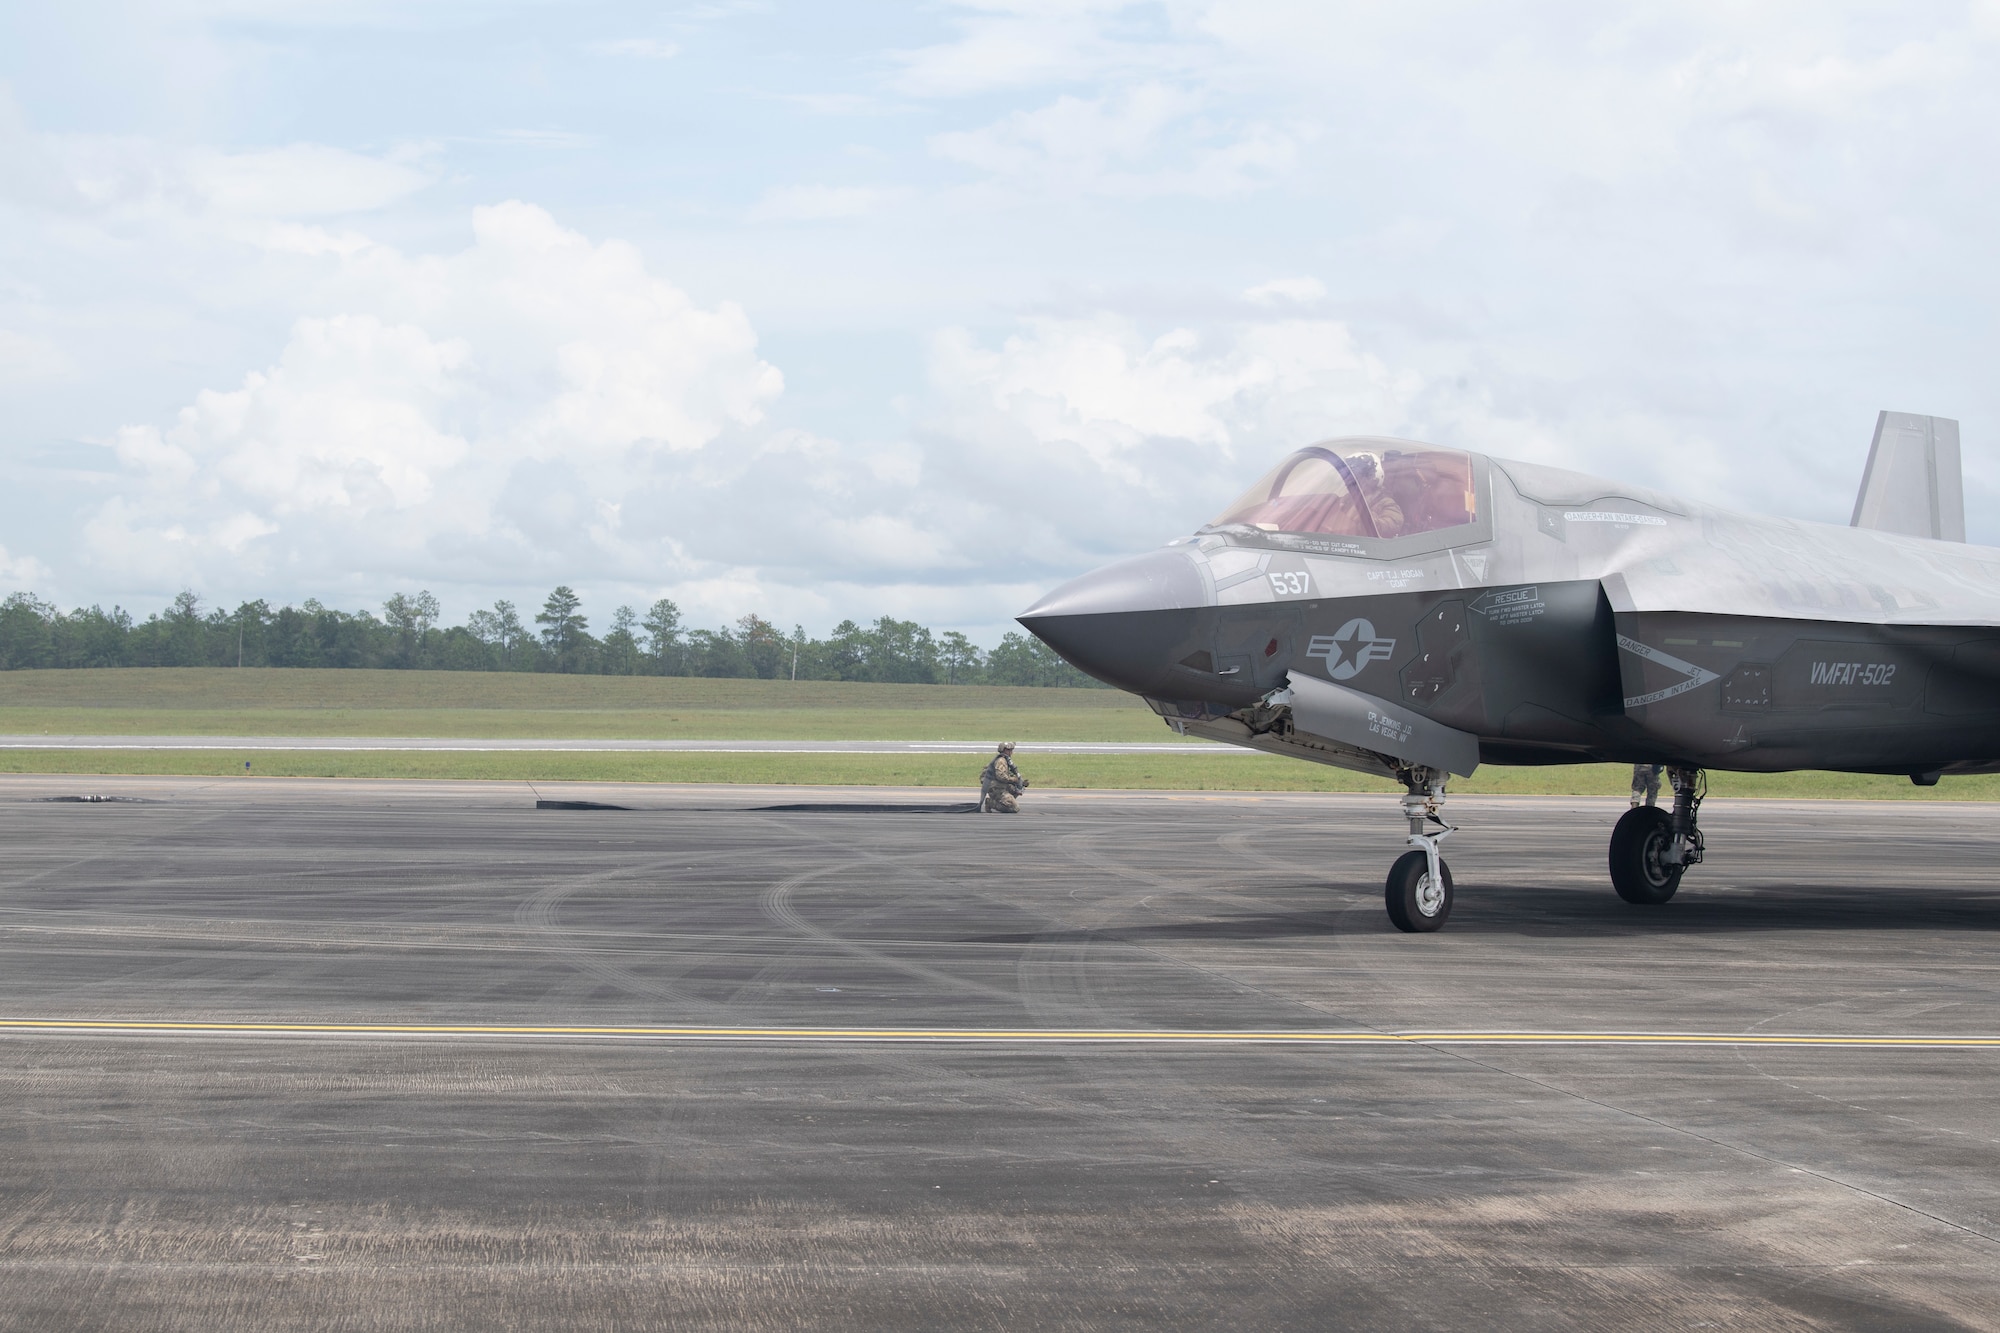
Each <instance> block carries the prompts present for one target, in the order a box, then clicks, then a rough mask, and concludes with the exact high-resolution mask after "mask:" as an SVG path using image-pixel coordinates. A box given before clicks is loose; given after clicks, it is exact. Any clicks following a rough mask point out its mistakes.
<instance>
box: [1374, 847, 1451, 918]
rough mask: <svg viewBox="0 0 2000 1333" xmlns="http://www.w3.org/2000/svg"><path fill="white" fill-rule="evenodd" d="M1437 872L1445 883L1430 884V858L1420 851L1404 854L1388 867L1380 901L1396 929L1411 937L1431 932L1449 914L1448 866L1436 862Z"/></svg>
mask: <svg viewBox="0 0 2000 1333" xmlns="http://www.w3.org/2000/svg"><path fill="white" fill-rule="evenodd" d="M1438 870H1439V871H1440V872H1441V873H1440V874H1439V876H1438V878H1440V879H1442V880H1443V881H1444V883H1443V884H1441V885H1433V884H1432V883H1431V862H1430V857H1428V856H1426V855H1425V854H1424V853H1423V852H1420V851H1408V852H1404V853H1403V854H1402V855H1401V856H1399V857H1397V858H1396V864H1395V865H1393V866H1390V867H1389V883H1388V886H1387V888H1386V890H1385V891H1384V893H1383V898H1384V900H1385V901H1386V902H1387V903H1388V907H1389V920H1390V921H1392V922H1394V923H1395V926H1396V929H1397V930H1405V931H1410V932H1411V933H1413V934H1419V933H1423V932H1427V931H1433V930H1436V929H1437V928H1438V927H1439V926H1442V925H1443V924H1444V923H1445V919H1446V918H1447V917H1449V916H1450V915H1451V867H1450V866H1448V865H1446V864H1445V863H1444V862H1442V861H1439V862H1438Z"/></svg>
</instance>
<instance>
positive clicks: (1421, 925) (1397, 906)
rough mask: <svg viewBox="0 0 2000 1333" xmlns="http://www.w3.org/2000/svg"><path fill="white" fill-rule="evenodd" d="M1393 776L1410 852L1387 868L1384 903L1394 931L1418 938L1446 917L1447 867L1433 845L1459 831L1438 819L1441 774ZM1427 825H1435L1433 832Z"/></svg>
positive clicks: (1419, 771)
mask: <svg viewBox="0 0 2000 1333" xmlns="http://www.w3.org/2000/svg"><path fill="white" fill-rule="evenodd" d="M1397 776H1398V777H1400V778H1401V779H1402V780H1403V791H1404V795H1403V815H1404V817H1405V818H1407V819H1408V820H1409V821H1410V838H1409V842H1410V848H1411V850H1409V851H1407V852H1404V853H1403V854H1402V855H1401V856H1399V857H1397V858H1396V864H1395V865H1393V866H1391V867H1389V882H1388V885H1387V886H1386V888H1385V890H1384V893H1383V897H1384V900H1385V901H1386V902H1387V904H1388V908H1389V920H1390V921H1391V922H1393V923H1394V924H1395V927H1396V929H1397V930H1403V931H1410V932H1412V933H1423V932H1428V931H1433V930H1436V929H1437V928H1438V927H1440V926H1442V925H1443V924H1444V923H1445V919H1446V918H1447V917H1449V916H1450V915H1451V867H1449V866H1447V865H1446V864H1445V863H1444V858H1443V857H1442V856H1440V855H1438V844H1439V843H1441V842H1443V841H1444V840H1445V839H1446V838H1448V837H1450V836H1451V835H1452V834H1454V833H1456V832H1458V830H1457V829H1455V828H1453V827H1452V826H1451V825H1449V824H1447V823H1445V822H1444V819H1443V817H1442V816H1441V815H1440V814H1439V811H1441V810H1442V809H1443V808H1444V782H1445V775H1444V773H1443V772H1441V771H1440V770H1438V769H1435V768H1423V767H1413V768H1406V769H1404V770H1402V772H1400V773H1398V774H1397ZM1431 824H1436V825H1437V829H1436V831H1435V832H1433V831H1432V830H1431V829H1430V828H1429V825H1431Z"/></svg>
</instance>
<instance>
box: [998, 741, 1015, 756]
mask: <svg viewBox="0 0 2000 1333" xmlns="http://www.w3.org/2000/svg"><path fill="white" fill-rule="evenodd" d="M1000 753H1001V754H1012V753H1014V742H1012V741H1001V742H1000Z"/></svg>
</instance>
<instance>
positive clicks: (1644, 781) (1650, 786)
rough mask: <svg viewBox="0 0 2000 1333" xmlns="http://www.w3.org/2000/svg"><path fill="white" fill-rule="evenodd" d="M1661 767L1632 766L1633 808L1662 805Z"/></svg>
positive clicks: (1647, 765) (1650, 765) (1652, 765)
mask: <svg viewBox="0 0 2000 1333" xmlns="http://www.w3.org/2000/svg"><path fill="white" fill-rule="evenodd" d="M1660 767H1661V766H1660V765H1659V764H1634V765H1632V807H1633V808H1634V809H1637V808H1638V807H1639V806H1642V805H1658V804H1659V803H1660Z"/></svg>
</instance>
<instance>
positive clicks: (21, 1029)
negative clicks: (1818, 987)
mask: <svg viewBox="0 0 2000 1333" xmlns="http://www.w3.org/2000/svg"><path fill="white" fill-rule="evenodd" d="M34 1034H42V1035H64V1036H107V1037H118V1036H125V1037H130V1036H180V1037H393V1038H417V1039H429V1040H442V1039H449V1038H457V1037H467V1038H501V1039H513V1040H537V1039H585V1040H625V1041H720V1042H727V1041H752V1042H835V1043H862V1042H931V1043H941V1044H956V1045H981V1044H989V1045H1017V1046H1037V1045H1042V1046H1051V1045H1053V1046H1060V1045H1093V1044H1111V1045H1149V1046H1494V1045H1504V1046H1819V1047H1871V1046H1878V1047H1900V1048H1915V1049H1928V1048H1938V1049H1946V1050H2000V1036H1956V1037H1954V1036H1924V1035H1919V1034H1915V1033H1894V1034H1863V1033H1802V1032H1790V1033H1763V1032H1478V1031H1473V1032H1365V1031H1363V1032H1325V1031H1287V1030H1283V1029H1278V1030H1263V1031H1256V1030H1253V1031H1227V1030H1216V1031H1208V1030H1203V1029H1181V1030H1161V1029H1145V1028H1134V1029H1116V1028H1077V1029H1065V1028H873V1027H851V1028H832V1027H828V1028H808V1027H797V1028H791V1027H642V1026H581V1025H536V1024H501V1023H222V1022H176V1021H159V1020H150V1019H74V1018H6V1019H0V1036H27V1035H34Z"/></svg>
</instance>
